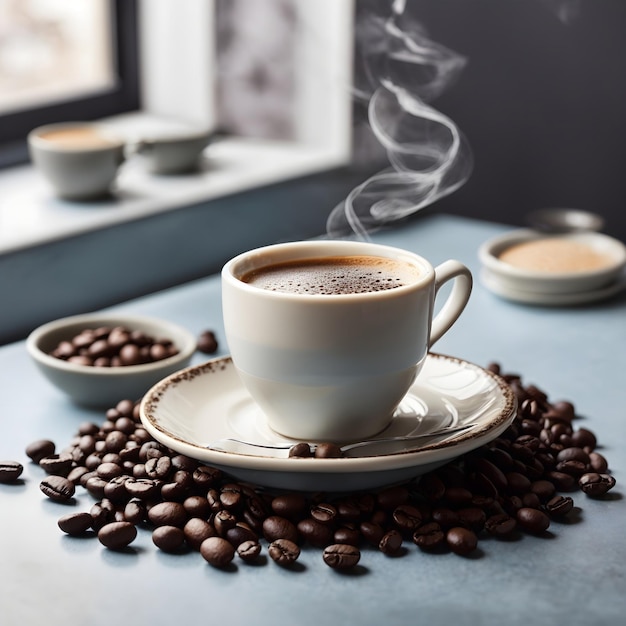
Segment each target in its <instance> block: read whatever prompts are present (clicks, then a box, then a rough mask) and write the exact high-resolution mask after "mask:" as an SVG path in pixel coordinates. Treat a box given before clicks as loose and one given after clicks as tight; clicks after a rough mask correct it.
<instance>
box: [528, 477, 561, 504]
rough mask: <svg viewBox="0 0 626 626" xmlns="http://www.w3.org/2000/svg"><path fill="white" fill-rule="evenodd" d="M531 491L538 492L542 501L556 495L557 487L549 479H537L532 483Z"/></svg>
mask: <svg viewBox="0 0 626 626" xmlns="http://www.w3.org/2000/svg"><path fill="white" fill-rule="evenodd" d="M530 491H531V493H534V494H536V495H537V496H538V497H539V499H540V500H541V501H542V502H545V501H546V500H549V499H550V498H552V497H553V496H554V493H555V491H556V488H555V486H554V483H552V482H550V481H549V480H536V481H534V482H532V483H531V485H530Z"/></svg>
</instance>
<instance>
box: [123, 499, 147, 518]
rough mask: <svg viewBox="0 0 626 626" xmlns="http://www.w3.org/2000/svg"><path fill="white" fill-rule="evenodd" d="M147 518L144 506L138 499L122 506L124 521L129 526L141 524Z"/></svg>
mask: <svg viewBox="0 0 626 626" xmlns="http://www.w3.org/2000/svg"><path fill="white" fill-rule="evenodd" d="M147 516H148V510H147V509H146V505H145V504H144V503H143V502H142V501H141V500H140V499H139V498H131V499H130V500H129V501H128V502H127V503H126V505H125V506H124V520H126V521H127V522H130V523H131V524H141V523H142V522H144V521H145V520H146V519H147Z"/></svg>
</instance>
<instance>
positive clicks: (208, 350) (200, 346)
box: [196, 330, 218, 354]
mask: <svg viewBox="0 0 626 626" xmlns="http://www.w3.org/2000/svg"><path fill="white" fill-rule="evenodd" d="M217 347H218V345H217V339H216V338H215V333H214V332H213V331H211V330H205V331H203V332H201V333H200V336H199V337H198V341H197V344H196V348H197V350H198V351H199V352H202V353H203V354H214V353H215V352H217Z"/></svg>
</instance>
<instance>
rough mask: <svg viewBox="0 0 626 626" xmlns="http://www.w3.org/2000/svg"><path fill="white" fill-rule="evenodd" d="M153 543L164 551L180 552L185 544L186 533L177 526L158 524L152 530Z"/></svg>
mask: <svg viewBox="0 0 626 626" xmlns="http://www.w3.org/2000/svg"><path fill="white" fill-rule="evenodd" d="M152 543H154V545H155V546H156V547H157V548H159V549H161V550H163V552H178V551H180V549H181V548H182V547H183V545H184V544H185V533H184V532H183V531H182V529H180V528H178V527H177V526H157V527H156V528H155V529H154V530H153V531H152Z"/></svg>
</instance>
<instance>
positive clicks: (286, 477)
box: [141, 354, 517, 492]
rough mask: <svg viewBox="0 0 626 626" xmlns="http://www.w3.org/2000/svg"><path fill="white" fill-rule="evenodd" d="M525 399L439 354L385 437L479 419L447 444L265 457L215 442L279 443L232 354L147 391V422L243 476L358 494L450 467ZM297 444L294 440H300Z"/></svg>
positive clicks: (190, 451) (166, 439) (176, 444)
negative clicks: (355, 454) (354, 454)
mask: <svg viewBox="0 0 626 626" xmlns="http://www.w3.org/2000/svg"><path fill="white" fill-rule="evenodd" d="M516 408H517V402H516V399H515V395H514V394H513V392H512V391H511V389H510V388H509V386H508V385H507V384H506V383H505V382H504V381H503V380H502V379H501V378H499V377H498V376H495V375H494V374H492V373H491V372H488V371H487V370H484V369H483V368H481V367H478V366H477V365H474V364H472V363H469V362H467V361H463V360H461V359H457V358H453V357H448V356H443V355H438V354H430V355H428V357H427V359H426V361H425V364H424V367H423V369H422V371H421V373H420V375H419V377H418V380H417V381H416V383H415V384H414V385H413V386H412V388H411V389H410V391H409V393H408V394H407V396H406V398H405V400H404V401H403V402H402V404H401V406H400V408H399V410H398V411H397V413H396V415H395V416H394V419H393V420H392V423H391V424H390V425H389V426H388V427H387V428H386V429H385V430H384V431H383V432H382V433H379V434H378V435H377V436H376V438H379V437H380V438H382V437H390V436H398V435H409V434H418V433H422V432H424V433H427V432H430V431H432V430H437V429H439V428H443V427H445V426H460V425H472V426H473V427H472V428H470V429H469V430H467V431H463V432H459V433H455V434H451V435H449V436H448V437H447V438H445V440H443V439H435V440H430V441H431V443H428V441H429V440H426V443H425V444H424V445H423V446H421V447H420V448H419V449H418V450H416V449H415V447H416V442H412V443H407V444H403V445H404V446H406V447H404V448H403V447H402V446H401V447H400V448H399V449H395V448H394V451H393V453H387V454H380V455H376V456H367V457H359V458H340V459H313V458H310V459H301V458H298V459H294V458H288V457H287V451H276V450H269V451H267V455H266V456H264V455H263V452H261V453H260V454H254V455H251V454H245V453H242V452H240V451H223V450H217V449H212V448H210V447H207V446H209V445H210V443H211V442H212V441H217V440H220V439H224V438H235V439H242V440H244V441H247V442H251V443H260V444H270V445H272V444H274V445H279V444H281V443H284V442H285V441H290V440H288V439H285V437H283V436H281V435H278V434H276V433H274V431H272V430H271V429H270V428H269V427H268V426H267V425H266V423H265V417H264V415H263V414H262V413H261V411H260V409H259V408H258V407H257V405H256V404H255V403H254V401H253V400H252V398H251V397H250V395H249V394H248V392H247V391H246V389H245V388H244V387H243V385H242V383H241V381H240V379H239V376H238V374H237V372H236V370H235V368H234V366H233V363H232V361H231V359H230V358H228V357H222V358H218V359H213V360H211V361H208V362H206V363H203V364H201V365H198V366H194V367H189V368H186V369H184V370H181V371H180V372H177V373H175V374H172V375H171V376H169V377H167V378H165V379H163V380H162V381H161V382H159V383H157V384H156V385H155V386H154V387H152V389H150V391H148V393H146V394H145V396H144V398H143V401H142V403H141V421H142V422H143V424H144V426H145V428H146V429H147V430H148V432H149V433H150V434H151V435H152V436H153V437H154V438H155V439H156V440H157V441H159V442H161V443H162V444H164V445H166V446H167V447H169V448H171V449H173V450H175V451H177V452H179V453H182V454H185V455H187V456H190V457H192V458H195V459H198V460H200V461H202V462H204V463H206V464H209V465H212V466H215V467H218V468H220V469H222V470H224V471H225V472H227V473H228V474H230V475H232V476H233V477H234V478H236V479H238V480H242V481H245V482H249V483H254V484H258V485H262V486H265V487H271V488H277V489H295V490H300V491H334V492H339V491H358V490H362V489H374V488H378V487H383V486H386V485H391V484H395V483H399V482H403V481H407V480H410V479H411V478H413V477H415V476H418V475H420V474H423V473H425V472H427V471H430V470H432V469H434V468H435V467H438V466H440V465H443V464H444V463H446V462H447V461H449V460H451V459H453V458H456V457H458V456H460V455H462V454H464V453H466V452H469V451H470V450H473V449H475V448H477V447H478V446H480V445H483V444H484V443H487V442H488V441H491V440H492V439H494V438H495V437H497V436H498V435H500V434H501V433H502V432H503V431H504V430H505V429H506V428H507V426H508V425H509V424H510V423H511V421H512V420H513V418H514V417H515V413H516ZM294 443H295V441H294Z"/></svg>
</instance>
